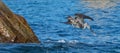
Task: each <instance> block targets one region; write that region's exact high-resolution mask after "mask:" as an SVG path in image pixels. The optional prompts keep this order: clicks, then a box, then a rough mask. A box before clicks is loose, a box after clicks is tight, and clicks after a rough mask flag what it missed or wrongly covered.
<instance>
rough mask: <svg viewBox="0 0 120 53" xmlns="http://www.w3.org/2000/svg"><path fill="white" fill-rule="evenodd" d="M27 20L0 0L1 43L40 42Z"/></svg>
mask: <svg viewBox="0 0 120 53" xmlns="http://www.w3.org/2000/svg"><path fill="white" fill-rule="evenodd" d="M39 42H40V41H39V40H38V38H37V37H36V36H35V34H34V32H33V31H32V29H31V28H30V27H29V25H28V24H27V22H26V20H25V19H24V18H23V17H22V16H20V15H17V14H14V13H13V12H12V11H11V10H10V9H9V8H8V7H7V6H6V5H5V4H4V3H3V2H2V1H1V0H0V43H39Z"/></svg>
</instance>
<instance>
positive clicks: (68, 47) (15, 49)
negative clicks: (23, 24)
mask: <svg viewBox="0 0 120 53" xmlns="http://www.w3.org/2000/svg"><path fill="white" fill-rule="evenodd" d="M3 2H4V3H5V4H6V5H7V6H8V7H9V8H10V9H11V10H12V11H13V12H14V13H16V14H20V15H22V16H23V17H25V19H26V20H27V22H28V23H29V25H30V27H31V28H32V29H33V31H34V32H35V34H36V36H37V37H38V38H39V40H40V41H41V44H36V43H30V44H4V43H1V44H0V53H120V20H119V19H120V1H119V0H114V1H112V0H106V1H103V2H101V1H100V2H96V3H95V2H94V1H92V0H91V1H88V0H3ZM75 13H83V14H85V15H88V16H90V17H92V18H93V19H94V21H90V20H85V21H86V22H87V23H89V25H90V26H91V27H92V29H93V30H94V31H95V32H96V36H94V34H93V33H91V32H90V31H89V30H88V29H85V30H82V29H79V28H75V27H73V26H71V25H67V24H64V23H62V22H66V21H67V19H66V17H67V16H68V15H71V16H73V15H74V14H75Z"/></svg>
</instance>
